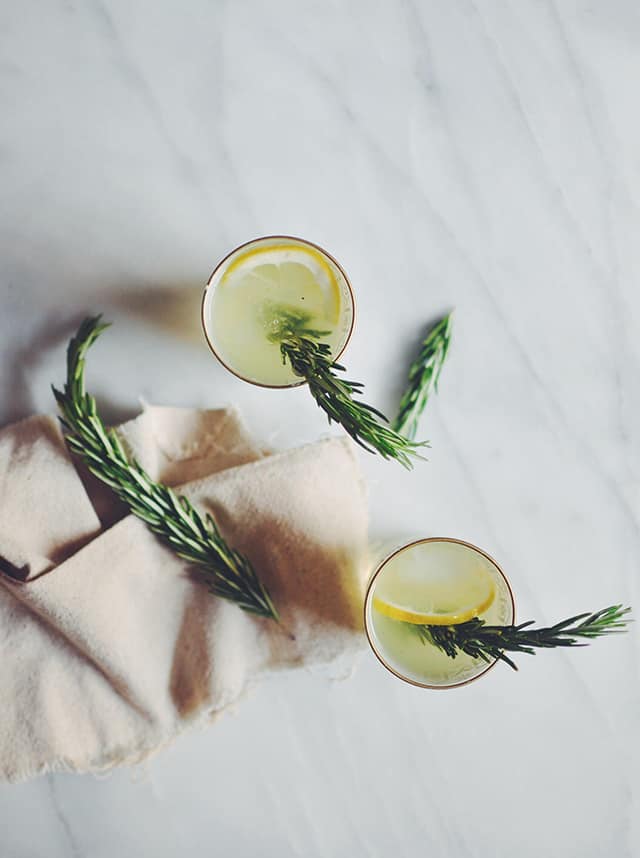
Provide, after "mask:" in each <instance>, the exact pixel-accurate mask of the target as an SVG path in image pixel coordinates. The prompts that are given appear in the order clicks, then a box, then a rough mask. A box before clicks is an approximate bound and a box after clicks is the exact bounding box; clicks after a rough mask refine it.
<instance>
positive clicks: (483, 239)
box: [0, 0, 640, 858]
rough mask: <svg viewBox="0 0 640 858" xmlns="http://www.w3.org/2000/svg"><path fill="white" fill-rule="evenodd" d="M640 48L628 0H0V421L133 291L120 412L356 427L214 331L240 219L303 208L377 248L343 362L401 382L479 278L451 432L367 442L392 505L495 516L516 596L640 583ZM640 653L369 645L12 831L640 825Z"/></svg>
mask: <svg viewBox="0 0 640 858" xmlns="http://www.w3.org/2000/svg"><path fill="white" fill-rule="evenodd" d="M639 80H640V10H639V8H638V6H637V4H636V3H634V2H632V0H610V2H608V3H594V2H586V0H521V2H515V0H510V2H509V0H507V2H503V0H451V2H447V3H441V2H436V0H425V2H419V0H381V2H371V0H369V2H365V0H354V1H353V2H347V0H323V2H315V0H300V2H293V0H273V2H271V3H260V2H259V0H244V2H236V3H232V2H224V0H206V2H205V0H190V2H188V3H178V2H175V1H174V0H159V2H155V3H151V2H145V0H130V2H124V0H87V2H80V0H45V2H36V0H23V2H21V3H4V4H3V5H2V8H0V116H1V117H2V123H1V127H0V177H1V181H0V187H1V188H2V193H1V195H0V251H1V252H0V422H1V423H5V422H8V421H9V420H12V419H15V418H18V417H21V416H24V415H26V414H28V413H31V412H32V411H34V410H51V408H52V400H51V394H50V390H49V384H50V383H51V382H52V381H60V379H61V378H62V374H63V351H64V344H65V342H66V339H67V338H68V336H69V333H70V332H71V331H72V330H73V328H74V326H75V324H76V322H77V320H78V319H79V318H80V317H81V316H82V315H83V314H84V313H85V312H87V311H89V310H103V311H104V312H105V314H107V315H108V316H109V317H110V318H112V319H113V320H114V321H115V322H116V325H115V326H114V328H113V329H112V330H111V331H110V333H109V334H108V336H106V335H105V337H104V339H103V341H102V342H101V343H100V344H99V345H98V346H96V348H95V352H94V354H93V355H92V362H91V365H90V369H89V373H90V379H91V386H92V388H93V389H94V390H95V391H96V392H97V393H98V394H99V396H100V398H101V402H102V404H103V408H104V409H105V411H106V413H107V414H109V416H111V417H112V418H114V419H116V418H121V417H123V416H127V415H129V414H131V413H133V412H134V411H135V410H136V409H137V407H138V401H139V397H143V398H144V399H146V400H149V401H154V402H161V403H172V404H211V405H219V404H221V403H223V402H226V401H235V402H237V403H238V404H239V405H240V407H241V408H242V409H243V411H244V412H245V414H246V415H247V417H248V419H249V421H250V423H251V425H252V428H253V429H254V431H255V432H256V434H258V435H260V436H261V437H264V438H266V439H269V440H271V441H274V442H275V443H277V444H281V445H286V444H292V443H298V442H301V441H304V440H307V439H310V438H314V437H316V436H317V435H318V434H320V433H322V432H324V431H326V427H325V424H324V423H323V419H322V417H321V415H320V414H319V413H318V412H317V410H316V409H315V407H314V406H313V403H312V402H311V401H310V399H309V397H308V395H307V394H306V393H305V391H303V390H294V391H283V392H277V391H276V392H270V391H261V390H258V389H255V388H252V387H249V386H248V385H242V384H240V383H239V382H238V381H237V380H235V379H234V378H232V377H231V376H230V375H228V374H225V372H224V371H223V370H222V369H221V368H220V367H219V366H218V365H217V364H216V363H215V362H214V361H213V359H212V358H211V357H210V355H209V353H208V352H207V351H206V349H205V348H204V347H203V345H202V343H201V342H200V340H199V337H198V330H197V313H198V301H199V295H200V288H201V284H202V283H203V282H204V280H205V279H206V278H207V276H208V274H209V273H210V271H211V269H212V268H213V266H214V264H215V263H216V261H217V260H218V259H219V257H220V256H221V255H222V254H223V253H225V252H226V251H227V250H229V249H230V248H231V247H233V246H234V245H236V244H238V243H239V242H241V241H243V240H245V239H247V238H250V237H253V236H255V235H260V234H264V233H274V232H284V233H293V234H297V235H302V236H304V237H308V238H310V239H312V240H315V241H317V242H319V243H320V244H322V245H324V246H326V247H327V248H328V249H329V250H330V251H332V252H333V253H334V254H335V256H336V257H337V258H338V259H339V260H340V261H341V262H342V263H343V265H344V267H345V268H346V270H347V271H348V272H349V274H350V276H351V279H352V282H353V285H354V288H355V290H356V293H357V301H358V320H357V330H356V333H355V336H354V338H353V340H352V343H351V345H350V347H349V351H348V353H347V356H346V361H347V363H348V366H349V370H350V374H351V376H353V377H355V378H362V379H364V380H366V382H367V392H368V394H369V397H370V398H371V399H372V400H373V401H375V402H376V403H379V404H380V405H381V406H382V407H383V408H385V409H389V410H391V409H392V408H393V405H394V403H395V402H396V401H397V396H398V393H399V390H400V388H401V385H402V380H403V367H404V366H405V365H406V361H407V359H408V356H409V354H410V352H411V348H412V344H413V343H415V342H416V338H417V337H418V336H419V334H420V331H421V329H422V327H423V326H424V325H425V324H426V323H427V322H428V321H430V320H432V319H434V318H435V317H436V316H438V315H439V314H441V313H442V312H444V311H445V310H447V309H449V308H450V307H453V306H455V308H456V319H455V333H454V336H455V340H454V346H453V349H452V352H451V356H450V359H449V361H448V365H447V366H446V368H445V370H444V372H443V376H442V383H441V392H440V395H439V397H438V399H437V401H435V402H434V403H433V404H432V406H431V407H430V410H429V413H428V415H427V418H426V420H425V424H424V430H425V433H426V434H427V435H428V436H429V437H430V439H431V441H432V445H433V446H432V450H431V453H430V462H429V463H428V464H424V465H421V466H420V467H419V468H418V469H417V470H416V471H415V472H414V473H413V474H406V473H404V472H402V470H401V469H400V468H398V467H396V466H394V465H393V464H388V463H384V462H380V461H376V460H374V459H373V458H368V457H364V458H363V464H364V466H365V468H366V472H367V476H368V479H369V481H370V485H371V506H372V519H373V528H372V529H373V531H374V533H382V532H385V533H388V532H394V531H398V530H401V531H412V532H415V531H421V532H424V533H425V534H431V535H452V536H459V537H461V538H464V539H468V540H470V541H472V542H475V543H477V544H479V545H481V546H482V547H483V548H485V549H486V550H488V551H489V552H490V553H491V554H493V555H494V556H495V557H496V558H497V559H498V560H499V561H500V562H501V563H502V565H503V566H504V568H505V569H506V571H507V573H508V574H509V576H510V578H511V581H512V583H513V585H514V588H515V591H516V599H517V605H518V613H519V616H520V617H521V618H525V617H532V618H536V619H538V620H548V621H553V620H554V619H559V618H560V617H561V616H564V615H566V614H567V613H572V612H575V611H578V610H582V609H585V610H588V609H593V608H597V607H600V606H604V605H606V604H610V603H611V602H616V601H623V602H625V603H631V604H634V605H636V606H637V607H638V608H639V609H640V587H639V585H638V581H639V568H638V560H639V557H640V551H639V549H640V514H639V513H640V445H639V444H638V434H639V431H640V384H639V383H638V379H639V368H640V366H639V365H640V336H639V335H640V297H639V296H640V290H639V287H638V284H639V283H640V244H639V242H638V235H639V234H640V216H639V209H640V168H639V161H638V152H640V121H639V119H638V108H637V92H638V81H639ZM638 679H639V677H638V631H637V628H634V629H633V630H632V632H631V633H630V634H629V635H627V636H625V637H624V638H619V639H616V640H609V641H602V642H599V643H598V644H596V645H594V646H593V647H591V648H589V649H585V650H582V651H578V652H569V653H542V654H539V655H538V656H536V657H535V658H529V659H525V658H522V659H521V670H520V672H519V673H518V674H515V675H514V674H512V673H511V672H510V671H509V670H508V669H507V668H502V667H500V666H498V668H496V669H495V670H494V671H492V673H491V674H489V675H488V676H487V677H486V678H485V679H483V680H482V681H481V682H478V683H476V684H474V685H472V686H469V687H468V688H464V689H461V690H459V691H456V692H450V693H444V694H441V693H430V692H425V691H420V690H417V689H414V688H411V687H409V686H404V685H402V684H401V683H399V682H397V681H395V680H394V679H393V678H391V677H390V676H389V675H387V674H386V673H385V672H384V671H383V670H382V668H381V667H379V665H378V664H377V662H376V661H375V659H374V658H373V656H369V655H367V656H366V657H364V658H363V660H362V664H361V665H360V667H359V669H358V671H357V673H356V674H355V676H354V677H352V678H351V679H350V680H349V681H347V682H344V683H338V684H335V685H330V684H324V683H323V682H322V681H321V680H319V679H317V678H314V677H310V676H307V675H305V674H296V675H291V676H287V677H283V678H280V679H278V680H274V681H273V682H269V683H267V684H265V685H264V686H263V687H262V688H261V689H259V690H258V691H257V692H256V693H255V694H254V695H253V696H252V698H251V699H250V700H248V701H246V702H244V703H243V704H242V705H241V706H240V707H239V708H238V710H237V712H236V713H235V714H233V715H231V716H229V717H226V718H225V719H223V720H221V721H220V722H219V723H217V724H216V725H215V726H214V727H213V728H212V729H211V730H209V731H208V732H204V733H198V734H193V735H189V736H188V737H186V738H185V739H183V740H182V741H180V742H179V743H178V744H176V745H175V746H174V747H173V748H171V749H169V750H168V751H167V752H166V753H164V754H163V755H161V756H159V757H158V758H156V759H155V760H153V761H151V762H149V763H148V764H147V765H146V767H145V768H144V769H143V770H138V771H134V772H131V771H126V770H125V771H118V772H115V773H113V774H112V775H110V776H109V777H105V778H102V779H92V778H87V777H73V776H69V775H55V776H49V777H45V778H41V779H39V780H37V781H34V782H32V783H28V784H24V785H19V786H12V787H1V788H0V856H1V858H27V856H29V858H31V856H38V858H39V856H46V858H62V856H65V858H69V856H71V858H75V856H83V858H113V856H118V858H129V856H131V857H132V858H133V856H135V858H142V857H143V856H147V855H149V856H154V858H165V856H166V858H169V856H175V855H177V854H202V853H205V854H208V852H212V853H213V852H214V851H215V854H218V855H234V856H237V858H244V856H247V858H249V856H255V855H263V856H276V855H277V856H304V858H315V856H322V858H326V856H336V858H343V856H344V858H346V856H349V858H350V856H363V858H364V856H367V858H369V856H370V858H383V856H384V858H387V856H388V855H390V854H395V855H399V856H404V855H409V854H417V853H419V854H431V855H446V856H450V858H458V856H459V858H471V856H472V857H473V858H486V856H492V858H493V856H495V858H502V856H504V858H507V856H512V855H518V856H522V858H529V856H531V858H533V856H536V858H537V856H540V855H545V856H547V855H548V856H556V855H558V856H559V855H562V856H564V858H577V856H580V858H601V856H616V858H632V856H635V855H638V854H640V831H639V826H638V819H640V788H639V785H638V783H639V781H638V779H639V774H640V771H639V769H640V760H639V751H638V748H639V747H640V741H639V740H640V729H639V726H638V723H639V718H640V688H639V685H638ZM2 705H3V706H6V705H10V701H2ZM0 729H1V727H0Z"/></svg>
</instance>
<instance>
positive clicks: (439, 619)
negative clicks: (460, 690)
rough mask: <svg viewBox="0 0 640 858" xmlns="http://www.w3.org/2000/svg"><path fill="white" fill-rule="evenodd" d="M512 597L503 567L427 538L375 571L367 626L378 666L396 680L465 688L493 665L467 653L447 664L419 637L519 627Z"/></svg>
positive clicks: (467, 548) (463, 546) (475, 551)
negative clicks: (425, 632)
mask: <svg viewBox="0 0 640 858" xmlns="http://www.w3.org/2000/svg"><path fill="white" fill-rule="evenodd" d="M514 614H515V610H514V603H513V595H512V593H511V589H510V587H509V584H508V582H507V580H506V578H505V576H504V574H503V572H502V571H501V570H500V568H499V567H498V565H497V564H496V563H495V561H493V560H492V559H491V558H490V557H489V556H488V555H487V554H485V553H484V552H483V551H481V550H480V549H479V548H476V547H475V546H472V545H469V544H468V543H465V542H461V541H459V540H453V539H444V538H442V539H438V538H436V539H423V540H418V541H416V542H413V543H410V544H408V545H405V546H403V547H402V548H400V549H398V550H397V551H395V552H394V553H393V554H391V555H390V556H389V557H387V558H386V559H385V560H384V561H383V562H382V563H381V564H380V565H379V566H378V568H377V569H376V571H375V573H374V575H373V577H372V579H371V582H370V584H369V589H368V591H367V597H366V601H365V627H366V631H367V636H368V638H369V643H370V644H371V647H372V649H373V651H374V653H375V654H376V656H377V657H378V659H379V660H380V661H381V662H382V664H384V666H385V667H387V668H388V669H389V670H391V671H392V672H393V673H394V674H396V676H399V677H400V678H401V679H405V680H406V681H408V682H411V683H414V684H416V685H421V686H424V687H429V688H452V687H455V686H457V685H463V684H465V683H467V682H469V681H470V680H471V679H474V678H475V677H477V676H479V675H480V674H482V673H484V672H486V671H487V670H488V669H489V667H491V664H487V663H486V662H484V661H482V659H477V658H476V659H474V658H471V657H470V656H468V655H465V654H464V653H461V654H458V655H456V657H455V658H450V657H449V656H448V655H446V654H445V653H444V652H442V651H441V650H440V649H438V648H437V647H435V646H434V645H433V644H431V643H429V642H428V641H426V642H425V638H424V636H421V635H420V634H419V633H418V628H419V627H424V626H429V625H442V626H445V625H446V626H448V625H453V624H455V623H459V622H465V621H467V620H470V619H472V618H473V617H479V618H480V619H482V620H484V621H485V622H486V623H487V625H509V624H511V623H512V622H513V621H514Z"/></svg>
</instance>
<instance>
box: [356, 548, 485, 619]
mask: <svg viewBox="0 0 640 858" xmlns="http://www.w3.org/2000/svg"><path fill="white" fill-rule="evenodd" d="M495 594H496V590H495V584H494V581H493V578H492V576H491V574H490V573H489V571H488V570H487V569H485V568H484V567H483V566H481V565H478V564H476V565H473V566H469V565H467V564H465V565H463V566H460V567H458V568H455V567H454V568H451V567H449V568H445V567H437V566H436V567H422V568H420V567H417V566H403V564H402V563H397V564H396V565H395V566H394V565H393V561H391V562H390V564H389V565H388V566H387V567H384V568H383V569H382V571H381V572H380V575H379V578H378V582H377V583H376V587H375V590H374V594H373V607H374V608H375V609H376V610H377V611H378V612H379V613H381V614H383V615H384V616H386V617H390V618H391V619H393V620H402V621H403V622H405V623H414V624H416V625H430V626H451V625H455V624H457V623H464V622H466V621H467V620H471V619H472V618H473V617H477V616H479V615H480V614H483V613H484V612H485V611H486V610H487V609H488V608H489V607H490V606H491V604H492V602H493V600H494V598H495Z"/></svg>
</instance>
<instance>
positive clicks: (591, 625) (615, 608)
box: [406, 605, 631, 670]
mask: <svg viewBox="0 0 640 858" xmlns="http://www.w3.org/2000/svg"><path fill="white" fill-rule="evenodd" d="M630 610H631V608H623V607H622V605H612V606H611V607H609V608H604V609H603V610H601V611H597V612H596V613H595V614H588V613H587V614H577V616H575V617H570V618H569V619H568V620H562V622H560V623H556V624H555V626H549V627H548V628H541V629H532V628H530V626H532V625H533V622H534V621H533V620H529V621H528V622H526V623H520V624H519V625H517V626H488V625H486V624H485V622H484V620H481V619H479V618H478V617H474V619H472V620H468V621H467V622H466V623H459V624H457V625H452V626H421V625H413V626H412V628H413V629H414V630H415V631H416V633H417V634H418V635H419V636H420V638H421V640H422V642H423V643H429V644H433V645H434V646H436V647H438V649H440V650H442V651H443V652H444V653H446V655H448V656H449V657H450V658H455V657H456V656H457V655H458V654H459V653H460V652H463V653H466V655H469V656H471V657H472V658H481V659H482V660H483V661H486V662H489V661H492V660H493V659H496V658H497V659H500V661H504V662H506V663H507V664H508V665H509V666H510V667H512V668H513V669H514V670H517V669H518V668H517V667H516V665H515V664H514V662H513V661H512V660H511V659H510V658H509V657H508V656H507V655H505V651H507V652H526V653H528V654H529V655H535V649H536V648H546V649H550V648H552V647H560V646H565V647H566V646H586V643H581V642H580V640H579V639H580V638H585V639H586V640H587V642H588V641H589V640H593V639H594V638H598V637H602V636H603V635H608V634H614V633H616V632H622V631H624V630H625V628H626V626H627V624H628V623H629V620H626V619H623V617H625V615H626V614H628V613H629V611H630ZM406 625H408V626H410V625H412V624H411V623H406Z"/></svg>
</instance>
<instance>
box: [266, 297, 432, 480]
mask: <svg viewBox="0 0 640 858" xmlns="http://www.w3.org/2000/svg"><path fill="white" fill-rule="evenodd" d="M310 318H311V317H310V316H309V315H308V314H306V313H302V312H292V311H290V310H288V309H286V308H283V307H280V306H274V307H273V308H272V312H271V319H270V324H269V325H268V330H269V331H270V332H269V334H268V336H269V339H270V340H271V341H272V342H275V343H278V344H279V345H280V352H281V354H282V360H283V363H286V362H287V361H288V362H289V364H290V365H291V368H292V370H293V372H294V373H295V374H296V375H298V376H300V378H303V379H304V380H305V381H306V382H307V385H308V387H309V392H310V393H311V395H312V396H313V398H314V399H315V401H316V403H317V405H318V406H319V407H320V408H321V409H322V410H323V411H324V412H325V414H326V415H327V417H328V418H329V423H332V422H335V423H339V424H340V425H341V426H342V427H343V429H344V430H345V431H346V432H347V434H349V435H350V436H351V437H352V438H353V440H354V441H355V442H356V443H357V444H359V445H360V446H361V447H363V448H364V449H365V450H367V451H369V452H370V453H374V452H376V451H377V452H378V453H380V455H381V456H382V457H383V458H384V459H395V460H396V461H398V462H400V464H401V465H403V466H404V467H405V468H408V469H409V470H410V469H411V468H412V467H413V459H414V458H421V456H420V455H419V452H418V451H419V450H420V449H421V448H423V447H427V446H429V445H428V442H426V441H420V442H416V441H413V440H412V439H411V440H410V439H408V438H405V437H403V436H402V435H399V434H398V433H397V432H396V431H395V430H394V429H392V428H391V427H390V426H388V425H386V424H387V423H388V420H387V418H386V417H385V416H384V414H382V413H381V412H380V411H378V409H377V408H374V407H373V406H372V405H367V404H366V403H364V402H361V401H359V400H357V399H355V398H354V397H355V396H357V395H359V394H360V393H361V392H362V389H363V387H364V385H363V384H361V383H360V382H357V381H347V380H346V379H344V378H340V377H339V376H338V375H337V373H338V372H344V371H345V368H344V367H343V366H341V365H340V364H339V363H336V362H335V361H334V360H333V358H332V357H331V347H330V346H329V345H328V343H324V342H321V341H320V338H321V337H323V336H326V335H327V333H328V331H320V330H316V329H314V328H310V327H308V323H309V321H310Z"/></svg>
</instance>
